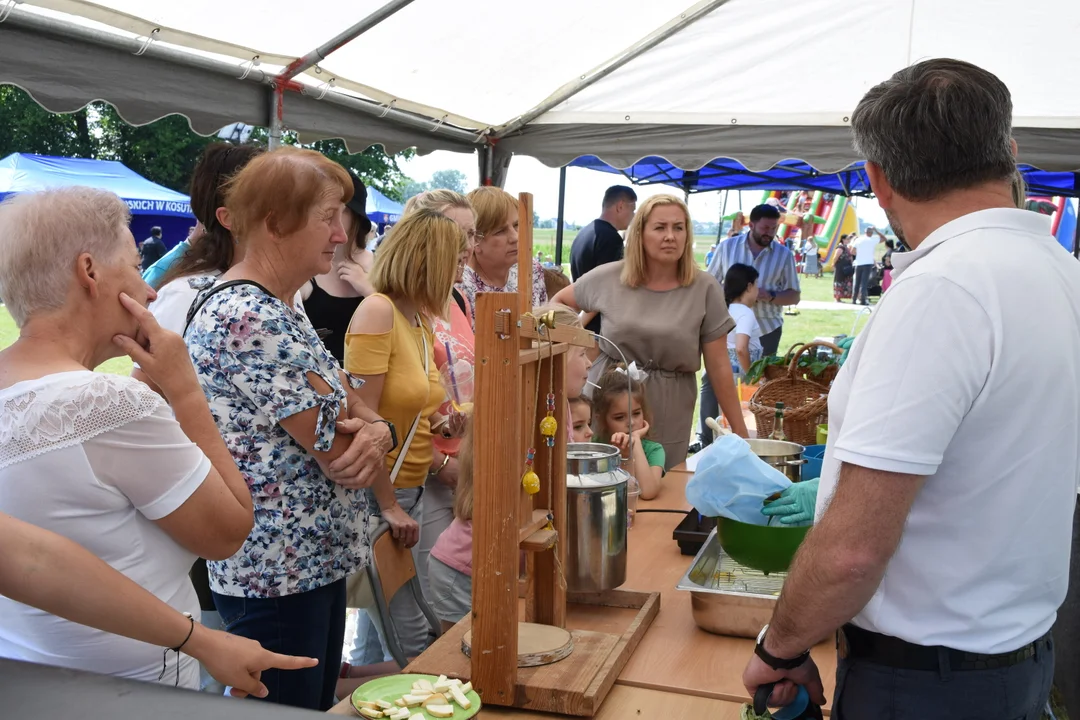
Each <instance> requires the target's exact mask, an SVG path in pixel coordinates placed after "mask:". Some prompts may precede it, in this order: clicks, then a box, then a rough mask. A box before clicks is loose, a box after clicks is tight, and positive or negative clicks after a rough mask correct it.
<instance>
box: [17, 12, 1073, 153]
mask: <svg viewBox="0 0 1080 720" xmlns="http://www.w3.org/2000/svg"><path fill="white" fill-rule="evenodd" d="M386 2H387V0H349V1H348V2H346V1H345V0H326V1H325V2H323V3H322V4H320V6H319V11H318V12H305V11H303V10H299V9H297V8H296V6H295V4H294V3H292V2H286V0H264V2H262V3H260V4H259V6H258V8H257V11H253V10H252V9H251V8H249V7H248V6H245V5H243V4H235V3H234V4H231V5H230V4H228V3H221V2H220V1H219V0H187V1H186V2H184V3H164V2H158V3H147V2H143V0H95V1H94V2H90V1H88V0H24V2H22V3H19V4H18V6H17V7H15V8H14V9H10V10H7V11H6V15H7V19H6V21H4V22H2V23H0V82H10V83H15V84H18V85H20V86H21V87H23V88H24V89H26V90H28V91H29V92H30V93H31V94H32V95H33V96H34V97H35V98H37V99H38V100H39V102H42V104H44V105H45V106H46V107H48V108H49V109H52V110H57V109H67V110H71V109H75V108H76V107H79V106H81V105H82V104H84V103H85V102H86V101H87V100H90V99H94V98H104V99H107V100H109V101H111V102H113V103H114V104H116V105H117V106H118V108H119V109H120V110H121V112H122V113H123V114H124V116H125V118H127V119H129V120H132V121H134V122H148V121H149V120H151V119H154V118H156V117H161V116H163V115H165V114H167V113H170V112H179V113H182V114H184V115H186V116H188V117H189V118H191V121H192V125H193V127H195V128H196V129H197V130H199V131H200V132H204V133H209V132H212V131H213V130H216V129H217V128H219V127H221V126H223V125H226V124H228V123H229V122H233V121H244V122H248V123H253V124H262V125H265V124H267V122H268V120H269V113H270V109H269V106H270V103H269V97H268V96H269V84H268V83H269V82H270V81H271V80H272V78H273V76H274V75H275V74H276V73H277V72H279V71H280V70H281V69H282V68H283V67H284V66H286V65H287V64H288V63H289V62H291V61H292V60H294V59H296V58H299V57H301V56H304V55H305V54H308V53H310V52H311V51H312V49H313V48H315V47H317V46H319V45H320V44H321V43H325V42H326V41H327V40H328V39H330V38H332V37H334V36H336V35H338V34H339V33H341V32H342V31H343V30H345V29H346V28H349V27H350V26H352V25H354V24H355V23H358V22H359V21H361V20H362V19H364V18H365V17H367V16H368V15H370V14H372V13H374V12H376V11H377V10H379V9H380V7H381V6H383V5H384V4H385V3H386ZM397 4H398V5H402V6H403V7H402V8H401V9H399V10H397V11H396V12H394V13H392V14H391V15H390V16H389V17H388V18H386V19H385V20H383V21H382V22H380V23H378V24H377V25H375V26H374V27H372V28H371V29H369V30H367V31H366V32H364V33H363V34H362V35H361V36H360V37H358V38H356V39H354V40H352V41H351V42H348V43H346V44H345V45H344V46H342V47H340V49H337V50H335V51H334V52H331V53H329V54H328V55H327V56H326V57H325V58H323V59H322V60H320V62H319V64H318V65H316V66H315V67H312V68H310V69H308V70H306V71H305V72H303V73H302V74H301V75H299V76H298V77H297V78H296V79H297V82H298V83H299V86H298V87H300V88H301V89H302V90H303V94H298V93H292V92H290V93H287V94H286V107H285V123H286V126H287V127H290V128H292V129H295V130H298V131H299V132H300V133H301V134H302V136H305V137H311V138H314V137H342V138H344V139H345V140H346V141H347V142H348V143H350V145H351V146H352V149H354V150H361V149H363V147H366V146H367V145H369V144H372V143H380V144H383V145H384V147H386V149H387V150H390V151H393V150H396V149H400V148H402V147H407V146H415V147H417V148H418V150H419V151H421V152H428V151H431V150H435V149H449V150H459V151H470V150H472V149H474V148H475V147H476V146H477V143H478V142H482V141H483V138H484V136H487V137H495V138H498V139H499V140H500V142H499V144H498V146H497V147H498V150H499V151H501V152H515V153H523V154H528V155H532V156H534V157H537V158H538V159H540V160H541V161H542V162H545V163H547V164H549V165H561V164H565V163H567V162H569V161H570V160H573V159H574V158H576V157H579V156H581V155H596V156H598V157H600V158H601V159H603V161H604V162H606V163H608V164H609V165H614V166H616V167H629V166H630V165H632V164H633V163H635V162H636V161H638V160H640V159H641V158H643V157H646V156H649V155H660V156H662V157H664V158H665V159H667V160H668V161H669V162H671V163H672V164H674V165H676V166H678V167H683V168H687V169H693V168H700V167H701V166H703V165H705V164H706V163H707V162H709V161H710V160H712V159H713V158H715V157H716V156H717V155H723V156H726V157H732V158H736V159H737V160H738V161H739V162H740V163H742V164H743V165H744V166H746V167H749V168H755V169H766V168H769V167H772V166H773V165H774V164H776V163H777V162H779V161H781V160H785V159H790V158H799V159H801V160H804V161H806V162H808V163H810V164H811V165H812V166H813V167H814V168H816V169H818V170H821V171H836V170H840V169H842V168H844V167H847V166H848V165H850V164H851V163H852V162H854V161H857V160H859V159H860V158H858V157H856V156H855V155H854V151H853V150H852V148H851V138H850V129H849V121H850V115H851V111H852V110H853V109H854V107H855V105H856V103H857V102H858V100H859V98H860V97H862V95H863V94H864V93H865V92H866V91H867V90H868V89H869V88H870V87H872V86H873V85H874V84H876V83H878V82H880V81H882V80H884V79H886V78H887V77H889V76H890V75H891V74H892V73H893V72H895V71H896V70H898V69H900V68H902V67H904V66H907V65H909V64H911V63H913V62H917V61H919V60H921V59H925V58H931V57H956V58H960V59H964V60H969V61H971V62H974V63H976V64H978V65H980V66H982V67H985V68H987V69H988V70H990V71H992V72H994V73H995V74H997V75H998V76H999V77H1001V79H1002V80H1003V81H1004V82H1005V83H1006V84H1007V85H1008V86H1009V88H1010V89H1011V91H1012V94H1013V103H1014V125H1015V127H1016V137H1017V141H1018V144H1019V146H1020V160H1021V162H1026V163H1029V164H1031V165H1035V166H1038V167H1040V168H1042V169H1045V170H1067V171H1073V170H1080V142H1078V138H1080V95H1078V94H1076V93H1070V92H1068V91H1067V88H1066V86H1065V85H1063V84H1062V81H1061V78H1062V75H1061V73H1062V72H1067V71H1068V69H1070V68H1074V67H1078V66H1080V44H1077V43H1076V42H1075V38H1076V37H1077V34H1078V30H1080V3H1077V2H1075V0H1028V2H1025V3H1024V5H1023V6H1022V7H1020V6H1018V5H1017V3H1016V2H1015V0H940V2H934V3H929V2H916V1H915V0H876V1H875V2H872V3H852V2H850V0H812V1H809V2H795V3H793V2H790V0H699V1H698V2H693V1H692V0H681V2H655V1H654V0H590V1H589V2H581V0H546V2H545V4H544V12H528V15H527V16H526V15H525V11H515V10H514V8H516V7H519V6H518V5H516V4H508V3H505V2H503V1H502V0H475V1H474V2H473V3H471V4H470V5H469V7H468V9H467V11H466V10H463V9H462V7H461V6H459V5H456V4H454V3H447V2H442V1H441V0H414V1H413V2H400V1H399V2H398V3H397ZM0 7H5V6H0ZM508 8H509V9H508ZM4 13H5V10H3V9H0V15H2V14H4ZM286 18H287V19H286ZM478 18H480V19H482V21H479V20H478ZM50 40H51V41H52V42H50ZM255 56H258V63H259V64H258V65H254V64H253V63H252V60H253V58H254V57H255ZM99 61H100V64H99ZM241 78H243V79H241ZM331 79H333V83H330V82H328V81H329V80H331ZM533 115H536V117H533ZM519 118H527V119H530V120H531V121H530V122H525V123H524V127H523V128H519V127H518V126H519V125H521V124H522V122H520V121H519ZM212 125H213V126H215V127H213V128H211V127H210V126H212Z"/></svg>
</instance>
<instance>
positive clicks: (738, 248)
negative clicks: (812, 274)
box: [700, 205, 802, 445]
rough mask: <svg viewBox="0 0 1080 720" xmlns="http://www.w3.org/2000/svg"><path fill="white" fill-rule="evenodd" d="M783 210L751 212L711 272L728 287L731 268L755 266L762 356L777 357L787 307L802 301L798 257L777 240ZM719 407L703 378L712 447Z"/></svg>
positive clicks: (705, 434) (704, 435) (720, 248)
mask: <svg viewBox="0 0 1080 720" xmlns="http://www.w3.org/2000/svg"><path fill="white" fill-rule="evenodd" d="M779 224H780V211H779V210H778V209H776V207H774V206H773V205H758V206H757V207H755V208H754V209H753V210H751V211H750V224H749V225H748V226H747V230H746V232H744V233H743V234H741V235H736V236H735V237H730V238H728V239H727V240H724V241H723V242H721V243H720V244H719V245H717V247H716V252H714V253H713V257H712V262H710V263H709V272H710V273H711V274H712V275H713V277H715V278H716V279H717V280H719V281H720V284H721V285H723V284H724V276H725V275H727V271H728V269H729V268H730V267H731V266H732V265H735V264H736V263H739V264H742V265H751V266H753V267H754V268H756V269H757V271H758V301H757V303H756V304H755V305H754V316H755V317H756V318H757V321H758V325H760V326H761V351H762V356H763V357H767V356H769V355H775V354H776V353H777V350H778V349H779V347H780V336H781V334H782V333H783V332H784V306H785V305H798V304H799V300H800V299H801V298H802V292H801V290H800V288H799V273H798V272H797V271H796V269H795V256H794V255H793V254H792V252H791V250H789V249H788V247H787V245H785V244H784V242H783V241H782V240H779V239H777V237H776V228H777V226H778V225H779ZM719 413H720V407H719V404H718V403H717V402H716V398H715V396H714V395H713V389H712V386H711V385H710V384H709V381H708V378H707V377H705V376H704V375H702V378H701V413H700V415H701V442H702V444H703V445H708V444H709V443H710V442H711V441H712V432H711V431H709V430H708V428H706V427H705V418H707V417H716V416H717V415H718V414H719Z"/></svg>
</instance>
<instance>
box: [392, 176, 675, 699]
mask: <svg viewBox="0 0 1080 720" xmlns="http://www.w3.org/2000/svg"><path fill="white" fill-rule="evenodd" d="M518 209H519V221H520V223H519V224H520V227H519V240H518V266H517V269H518V292H517V294H516V295H514V294H509V293H481V294H480V295H478V296H477V298H476V308H475V311H476V323H475V327H476V333H475V338H476V340H475V353H474V355H475V374H474V377H475V384H474V388H475V389H474V403H473V407H474V415H473V423H474V427H473V429H472V432H473V442H474V443H475V445H474V448H473V464H474V467H473V495H474V498H473V521H472V534H473V564H472V567H473V584H472V613H471V616H467V617H466V618H464V619H463V620H462V621H461V622H460V623H458V625H457V626H455V627H454V628H453V629H452V630H451V631H449V632H447V633H445V634H444V635H443V636H442V637H441V638H440V639H439V640H437V641H436V642H435V644H434V645H432V647H431V648H430V649H429V650H428V651H427V652H425V653H424V654H423V655H421V656H420V657H419V658H417V659H416V660H415V661H414V662H413V663H411V664H410V665H409V667H408V668H406V669H407V671H409V672H418V673H429V674H435V675H440V674H445V675H448V676H450V677H462V678H467V679H469V680H471V682H472V684H473V687H474V688H475V689H476V690H477V692H478V693H479V694H480V697H481V699H482V701H483V702H484V703H487V704H491V705H503V706H514V707H520V708H527V709H532V710H541V711H546V712H558V713H565V714H572V715H592V714H594V713H595V712H596V711H597V710H598V709H599V706H600V703H601V702H602V701H603V699H604V697H605V696H606V695H607V693H608V691H609V690H610V689H611V686H612V685H613V684H614V682H615V678H616V677H617V676H618V674H619V672H621V670H622V668H623V667H624V666H625V665H626V662H627V660H629V658H630V655H631V653H632V652H633V650H634V648H635V647H637V644H638V642H640V640H641V637H642V636H643V635H644V633H645V631H646V630H647V629H648V627H649V625H650V624H651V623H652V620H653V618H655V616H656V614H657V612H658V611H659V605H660V596H659V593H640V592H633V591H625V590H621V589H619V590H611V591H607V592H604V593H591V594H587V595H584V594H583V595H578V596H571V597H568V595H567V592H566V589H565V587H564V586H563V585H562V583H561V582H560V567H565V566H566V542H565V541H561V542H557V540H559V539H561V538H565V537H566V438H567V430H566V427H565V423H566V421H567V419H566V410H565V408H566V390H565V378H566V353H567V351H568V350H569V349H570V348H571V347H573V346H579V347H585V348H590V347H593V346H594V345H595V340H594V338H593V335H592V333H590V332H588V331H586V330H583V329H580V328H574V327H565V326H559V325H558V324H556V325H555V326H554V327H543V328H538V324H541V323H540V322H539V319H537V318H534V317H532V316H531V313H532V310H533V308H532V287H533V246H532V218H533V204H532V195H530V194H528V193H522V194H521V195H520V196H519V205H518ZM534 341H535V345H536V346H535V347H534ZM537 363H539V364H540V375H539V377H540V389H539V390H540V391H539V393H537V388H536V382H537V367H536V364H537ZM549 383H550V385H553V386H554V387H553V392H554V394H555V418H556V420H558V422H559V428H558V431H557V432H556V434H555V446H554V447H553V448H550V449H549V448H548V447H547V446H546V445H545V444H544V441H543V438H542V437H541V435H540V433H539V427H538V426H539V421H540V419H541V418H543V417H544V416H545V415H546V412H547V409H546V404H545V399H546V397H547V390H548V388H549ZM529 447H533V448H536V457H535V461H534V463H535V472H536V474H537V475H538V476H539V477H540V491H539V492H538V493H537V494H536V495H532V496H530V495H528V494H527V493H525V491H524V490H523V489H522V487H521V482H520V478H521V476H522V473H523V472H524V470H525V467H524V464H525V451H526V449H527V448H529ZM549 464H551V465H553V467H549ZM549 473H550V478H551V488H550V490H551V505H552V507H550V508H549V507H547V504H548V502H547V500H548V492H549V480H548V478H549ZM549 513H550V516H551V524H552V527H553V529H552V530H549V529H546V526H547V524H548V516H549ZM521 551H525V553H526V578H527V579H526V584H525V621H527V622H531V623H538V624H542V625H552V626H556V627H560V628H566V627H567V602H568V600H569V601H570V602H572V603H578V604H582V605H593V606H596V605H602V606H608V607H612V608H629V609H631V610H636V611H637V613H636V614H635V615H634V616H633V618H632V619H631V620H630V621H628V622H627V625H626V628H625V631H624V632H623V633H622V634H620V635H614V634H610V633H598V632H590V631H585V630H573V629H571V635H572V637H573V638H574V642H575V651H574V652H572V653H571V654H570V655H569V656H568V657H566V658H564V659H562V660H560V661H558V662H557V663H554V664H552V665H547V666H542V667H535V668H518V666H517V661H518V622H519V608H518V595H519V593H518V589H519V564H520V553H521ZM469 629H471V631H472V638H471V652H470V657H466V656H465V655H464V654H463V653H462V650H461V643H462V639H463V637H464V634H465V632H466V631H467V630H469Z"/></svg>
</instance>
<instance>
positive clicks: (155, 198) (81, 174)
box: [0, 153, 195, 247]
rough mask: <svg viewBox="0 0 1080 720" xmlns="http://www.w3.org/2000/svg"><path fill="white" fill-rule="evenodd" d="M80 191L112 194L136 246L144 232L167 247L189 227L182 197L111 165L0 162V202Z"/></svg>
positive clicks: (41, 158)
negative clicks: (157, 235) (153, 231)
mask: <svg viewBox="0 0 1080 720" xmlns="http://www.w3.org/2000/svg"><path fill="white" fill-rule="evenodd" d="M74 185H85V186H88V187H95V188H100V189H102V190H109V191H111V192H114V193H116V194H117V195H119V196H120V198H121V199H123V201H124V202H126V203H127V204H128V207H129V208H130V209H131V216H132V219H131V232H132V234H133V235H134V236H135V239H136V241H138V240H142V239H144V238H146V237H147V236H148V235H149V234H150V228H151V227H153V226H155V225H156V226H158V227H160V228H161V229H162V238H163V239H164V241H165V244H166V245H168V246H169V247H172V246H173V245H175V244H176V243H178V242H180V241H181V240H183V239H184V238H186V237H187V233H188V230H189V229H190V228H191V227H192V226H193V225H194V224H195V216H194V215H192V214H191V204H190V202H189V201H188V196H187V195H184V194H183V193H178V192H176V191H175V190H170V189H169V188H167V187H164V186H162V185H158V184H157V183H153V182H150V181H149V180H147V179H146V178H144V177H143V176H142V175H139V174H138V173H137V172H135V171H134V170H131V169H130V168H128V167H127V166H126V165H124V164H123V163H120V162H116V161H114V160H88V159H84V158H65V157H52V156H49V155H28V154H23V153H13V154H11V155H8V156H7V157H6V158H4V159H3V160H0V200H2V199H4V198H5V197H7V196H8V195H11V194H13V193H20V192H33V191H35V190H47V189H50V188H59V187H71V186H74Z"/></svg>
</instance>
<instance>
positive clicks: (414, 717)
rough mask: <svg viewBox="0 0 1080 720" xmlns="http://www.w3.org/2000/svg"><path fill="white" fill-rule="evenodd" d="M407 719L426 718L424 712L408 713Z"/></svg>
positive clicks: (425, 719)
mask: <svg viewBox="0 0 1080 720" xmlns="http://www.w3.org/2000/svg"><path fill="white" fill-rule="evenodd" d="M409 720H427V715H425V714H424V713H416V714H415V715H410V716H409Z"/></svg>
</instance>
